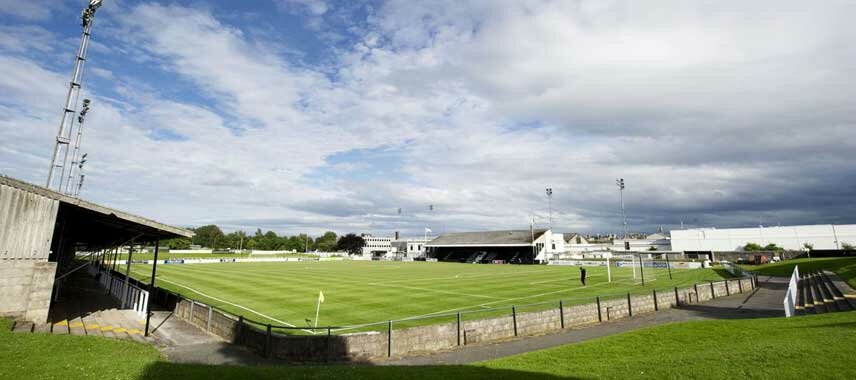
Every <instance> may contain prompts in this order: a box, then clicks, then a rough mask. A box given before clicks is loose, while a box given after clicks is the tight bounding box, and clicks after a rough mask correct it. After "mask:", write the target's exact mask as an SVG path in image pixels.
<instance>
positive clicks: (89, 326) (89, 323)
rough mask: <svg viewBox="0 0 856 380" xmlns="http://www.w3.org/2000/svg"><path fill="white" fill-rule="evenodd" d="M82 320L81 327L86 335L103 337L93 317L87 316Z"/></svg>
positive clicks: (99, 326)
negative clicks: (84, 329)
mask: <svg viewBox="0 0 856 380" xmlns="http://www.w3.org/2000/svg"><path fill="white" fill-rule="evenodd" d="M82 319H83V327H85V328H86V335H95V336H103V335H102V334H101V325H100V324H98V322H97V321H96V319H95V317H93V316H92V315H87V316H85V317H83V318H82Z"/></svg>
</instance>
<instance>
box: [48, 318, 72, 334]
mask: <svg viewBox="0 0 856 380" xmlns="http://www.w3.org/2000/svg"><path fill="white" fill-rule="evenodd" d="M51 334H60V335H65V334H68V321H66V320H62V321H59V322H56V323H54V324H53V325H52V326H51Z"/></svg>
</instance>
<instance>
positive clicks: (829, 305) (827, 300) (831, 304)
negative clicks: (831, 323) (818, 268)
mask: <svg viewBox="0 0 856 380" xmlns="http://www.w3.org/2000/svg"><path fill="white" fill-rule="evenodd" d="M814 278H815V281H816V282H817V287H818V289H820V293H821V294H822V295H823V303H824V305H825V306H826V310H827V311H828V312H830V313H834V312H837V311H839V310H838V304H836V303H835V297H834V296H833V295H832V292H831V291H830V290H829V287H828V286H827V284H826V281H824V280H823V277H821V276H820V273H819V272H815V273H814Z"/></svg>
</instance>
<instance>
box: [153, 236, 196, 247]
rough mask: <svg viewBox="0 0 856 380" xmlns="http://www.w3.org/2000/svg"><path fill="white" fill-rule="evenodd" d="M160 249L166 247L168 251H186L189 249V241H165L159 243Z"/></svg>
mask: <svg viewBox="0 0 856 380" xmlns="http://www.w3.org/2000/svg"><path fill="white" fill-rule="evenodd" d="M160 245H161V247H168V248H169V249H188V248H190V239H187V238H175V239H167V240H163V241H161V242H160Z"/></svg>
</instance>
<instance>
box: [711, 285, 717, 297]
mask: <svg viewBox="0 0 856 380" xmlns="http://www.w3.org/2000/svg"><path fill="white" fill-rule="evenodd" d="M710 297H711V299H716V289H714V288H713V281H711V282H710Z"/></svg>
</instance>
